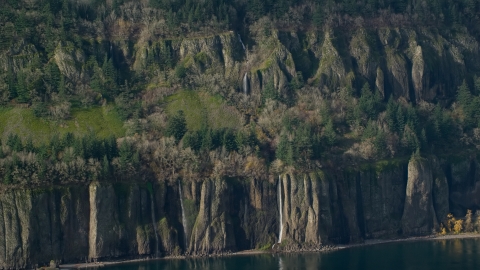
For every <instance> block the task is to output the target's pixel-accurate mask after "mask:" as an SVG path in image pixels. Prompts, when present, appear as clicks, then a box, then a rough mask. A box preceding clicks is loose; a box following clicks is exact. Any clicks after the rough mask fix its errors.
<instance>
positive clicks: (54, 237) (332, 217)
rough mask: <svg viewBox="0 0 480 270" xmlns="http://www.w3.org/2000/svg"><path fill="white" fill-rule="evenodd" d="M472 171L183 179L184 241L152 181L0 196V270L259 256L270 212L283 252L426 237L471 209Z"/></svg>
mask: <svg viewBox="0 0 480 270" xmlns="http://www.w3.org/2000/svg"><path fill="white" fill-rule="evenodd" d="M477 167H478V162H477V160H476V159H475V158H474V157H472V158H470V157H457V158H455V159H454V160H452V161H448V160H439V159H437V158H435V157H431V158H429V159H420V158H417V159H412V160H410V161H404V162H402V161H390V162H378V163H377V164H371V165H369V166H364V167H362V168H357V169H344V170H324V171H316V172H311V173H306V174H305V173H285V174H282V175H281V176H280V179H279V180H276V181H274V182H269V181H265V180H260V179H242V178H238V179H236V178H229V179H206V180H199V181H192V182H185V181H184V182H183V183H182V189H183V192H182V194H181V196H182V198H183V203H184V211H185V220H186V223H187V231H186V233H185V232H184V231H183V224H182V222H184V221H183V219H182V213H181V206H180V193H179V190H178V187H179V185H178V183H176V184H173V183H167V182H165V181H163V180H162V179H159V180H157V181H154V182H152V183H135V182H131V183H108V182H92V183H90V184H89V185H88V186H75V187H69V188H65V187H51V188H49V189H27V190H8V191H4V192H3V194H2V196H1V197H0V267H3V268H24V267H29V266H35V265H37V264H38V265H45V264H47V263H49V262H50V260H56V261H61V262H84V261H96V260H105V259H112V258H138V257H144V256H148V257H154V256H164V255H175V254H182V253H187V254H192V255H203V254H212V253H216V254H218V253H225V252H230V251H237V250H246V249H252V248H261V247H264V246H266V245H272V244H274V243H277V241H278V239H279V235H278V233H279V231H280V230H279V227H280V224H279V220H280V219H279V216H280V215H279V214H280V213H279V212H278V211H279V210H280V211H282V216H283V218H282V225H283V232H282V237H281V238H282V241H281V244H280V245H278V246H276V247H275V248H280V249H284V250H298V249H313V250H314V249H317V248H318V247H319V246H320V245H325V244H339V243H358V242H362V241H363V240H365V239H382V238H383V239H384V238H398V237H407V236H416V235H427V234H430V233H431V232H432V230H434V229H436V228H437V227H438V224H439V222H442V221H443V219H444V218H445V217H446V215H447V214H448V213H449V211H450V210H451V209H450V206H452V207H453V208H452V210H453V213H454V214H456V215H457V216H463V215H465V213H466V210H467V208H468V209H472V210H476V209H478V208H479V207H480V204H479V202H478V199H477V198H478V190H479V188H478V186H479V184H478V183H479V182H480V174H479V173H478V170H477V169H476V168H477ZM278 185H280V188H279V186H278ZM279 191H280V193H279ZM279 194H280V198H279V197H278V196H279ZM279 199H281V202H282V204H281V206H282V207H281V209H279Z"/></svg>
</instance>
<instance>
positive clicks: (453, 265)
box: [101, 238, 480, 270]
mask: <svg viewBox="0 0 480 270" xmlns="http://www.w3.org/2000/svg"><path fill="white" fill-rule="evenodd" d="M101 269H105V270H113V269H115V270H117V269H118V270H126V269H138V270H160V269H161V270H164V269H165V270H173V269H175V270H176V269H180V270H187V269H196V270H197V269H198V270H200V269H211V270H227V269H228V270H240V269H242V270H243V269H258V270H269V269H272V270H273V269H284V270H285V269H322V270H330V269H382V270H383V269H390V270H400V269H401V270H405V269H409V270H410V269H412V270H413V269H419V270H428V269H435V270H443V269H478V270H480V238H470V239H450V240H432V241H415V242H411V241H408V242H396V243H388V244H378V245H370V246H363V247H354V248H348V249H342V250H337V251H332V252H328V253H301V254H300V253H299V254H281V255H277V254H261V255H245V256H232V257H225V258H208V259H181V260H180V259H178V260H177V259H173V260H158V261H151V262H141V263H129V264H122V265H115V266H109V267H103V268H101Z"/></svg>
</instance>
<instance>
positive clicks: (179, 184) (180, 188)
mask: <svg viewBox="0 0 480 270" xmlns="http://www.w3.org/2000/svg"><path fill="white" fill-rule="evenodd" d="M178 195H179V196H180V207H181V208H182V225H183V235H184V236H183V238H184V241H185V251H187V248H188V246H187V218H186V217H185V208H183V199H182V184H181V183H180V181H179V182H178Z"/></svg>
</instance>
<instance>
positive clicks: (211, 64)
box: [0, 28, 480, 105]
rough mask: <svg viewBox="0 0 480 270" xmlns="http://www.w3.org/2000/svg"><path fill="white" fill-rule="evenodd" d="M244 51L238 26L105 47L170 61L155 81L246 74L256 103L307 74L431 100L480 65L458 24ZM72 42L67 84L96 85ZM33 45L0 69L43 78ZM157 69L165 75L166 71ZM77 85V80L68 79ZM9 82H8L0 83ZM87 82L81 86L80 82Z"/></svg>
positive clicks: (220, 83)
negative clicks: (450, 29) (178, 75)
mask: <svg viewBox="0 0 480 270" xmlns="http://www.w3.org/2000/svg"><path fill="white" fill-rule="evenodd" d="M248 40H249V44H246V50H244V49H243V47H242V44H241V43H240V41H239V39H238V35H237V34H236V33H234V32H225V33H217V34H212V35H211V36H204V37H195V38H176V39H158V40H149V41H146V40H143V39H139V40H137V41H135V42H136V43H135V44H133V46H132V44H130V45H129V43H131V41H125V40H116V41H105V44H103V46H106V47H109V48H110V50H112V51H114V52H115V54H118V57H119V59H124V60H125V61H124V64H125V65H126V66H128V68H129V69H130V70H131V71H137V72H141V71H142V70H145V69H147V68H148V66H149V65H150V64H152V61H153V62H155V61H166V60H165V58H166V57H167V58H168V62H169V63H170V64H169V68H167V70H165V71H162V72H160V73H161V75H159V77H158V78H155V81H158V82H157V83H158V84H159V85H164V84H167V85H168V84H169V81H168V80H172V79H173V80H174V79H175V74H174V73H175V72H174V69H175V67H176V66H178V65H183V66H184V67H185V68H186V70H187V73H186V74H187V78H185V81H188V84H189V85H190V86H192V87H206V88H210V89H216V90H218V91H220V90H221V89H224V88H225V89H230V88H231V87H232V86H234V87H235V88H236V89H237V90H238V92H239V93H240V90H241V85H242V79H243V77H244V75H245V73H247V74H248V78H249V84H250V87H249V89H250V93H249V94H250V96H249V100H250V101H251V102H253V103H254V104H256V105H258V102H260V100H261V99H260V96H261V93H262V91H264V90H265V87H267V86H271V85H273V87H274V89H275V90H277V91H278V93H279V94H280V95H283V97H284V98H287V97H288V93H289V87H290V83H291V82H292V80H293V79H298V76H299V74H301V75H302V79H303V81H304V82H308V83H310V85H313V86H320V87H326V88H328V89H329V90H330V91H336V90H337V89H339V88H341V87H346V86H350V85H351V84H352V82H353V84H354V86H355V87H356V88H360V87H361V86H362V85H363V84H364V83H365V82H368V83H369V84H370V86H371V87H372V88H374V87H375V88H376V89H378V91H380V93H382V95H383V96H384V98H385V99H388V98H390V97H391V96H392V97H393V98H395V99H404V100H406V101H411V102H420V101H427V102H433V101H436V100H441V99H448V98H452V97H454V95H455V89H457V87H458V86H459V85H460V84H461V83H462V81H463V80H464V79H465V78H466V77H468V76H470V75H474V74H478V73H479V72H480V64H479V62H478V61H475V59H478V58H479V56H480V55H479V52H480V50H479V47H480V46H479V44H478V42H477V40H476V39H475V37H473V36H471V35H470V34H469V33H467V32H462V31H457V32H455V33H452V34H451V36H449V37H445V36H443V35H441V34H439V33H438V31H432V29H426V28H412V29H407V28H405V29H404V28H402V29H398V28H381V29H365V28H357V29H352V30H349V31H347V32H342V33H340V32H338V31H335V29H326V31H325V32H316V33H312V32H306V33H290V32H282V31H277V30H272V31H271V33H269V34H268V35H267V34H265V33H264V31H260V32H258V33H256V32H255V31H253V32H252V33H251V36H249V37H248ZM73 48H74V46H72V44H68V43H65V44H57V47H56V49H55V51H54V54H53V55H52V59H51V62H52V63H56V64H57V66H58V68H59V70H60V72H61V73H62V74H63V75H64V76H65V78H66V79H67V81H68V83H69V87H73V88H78V89H77V90H81V89H83V88H85V87H87V88H88V87H90V86H89V84H90V81H91V79H92V78H90V77H89V76H90V75H88V74H87V73H86V72H85V70H84V68H83V66H84V64H85V62H86V59H85V58H86V56H85V55H87V52H85V51H82V50H81V49H73ZM39 55H40V54H39V52H38V51H37V50H36V49H35V47H34V46H32V45H28V44H25V45H22V46H19V47H18V48H15V50H14V51H12V52H10V53H9V54H6V55H0V69H2V70H3V71H7V70H12V71H13V72H15V73H17V72H23V73H25V74H28V77H27V79H28V80H35V79H39V78H38V76H39V74H37V73H32V72H31V71H30V70H29V65H30V64H31V63H33V62H35V61H39V57H40V56H39ZM160 73H159V74H160ZM70 84H71V85H70ZM0 87H4V86H0ZM82 87H83V88H82Z"/></svg>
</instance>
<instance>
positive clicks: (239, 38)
mask: <svg viewBox="0 0 480 270" xmlns="http://www.w3.org/2000/svg"><path fill="white" fill-rule="evenodd" d="M238 40H239V41H240V43H241V44H242V48H243V50H244V51H246V50H247V49H246V48H245V44H243V41H242V37H241V36H240V34H238Z"/></svg>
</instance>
